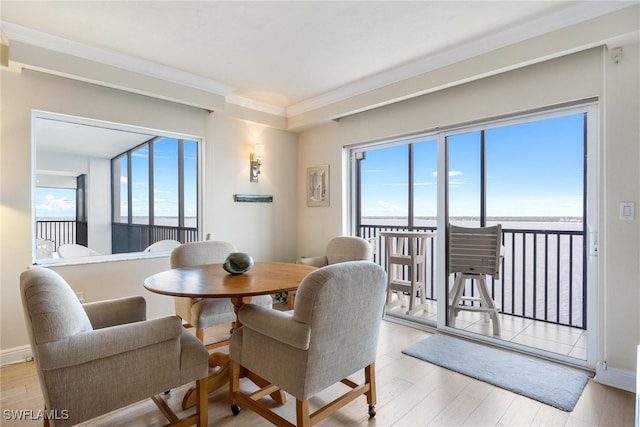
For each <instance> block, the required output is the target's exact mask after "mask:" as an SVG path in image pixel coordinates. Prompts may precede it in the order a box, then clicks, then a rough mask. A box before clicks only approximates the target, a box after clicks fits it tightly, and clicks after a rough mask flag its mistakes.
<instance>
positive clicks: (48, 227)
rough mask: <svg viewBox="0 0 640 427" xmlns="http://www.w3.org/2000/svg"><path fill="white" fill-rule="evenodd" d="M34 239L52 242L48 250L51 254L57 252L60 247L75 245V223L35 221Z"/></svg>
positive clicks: (66, 221) (68, 221) (69, 221)
mask: <svg viewBox="0 0 640 427" xmlns="http://www.w3.org/2000/svg"><path fill="white" fill-rule="evenodd" d="M36 239H38V240H41V241H47V242H52V243H51V244H50V247H49V248H48V250H49V251H51V252H57V251H58V247H59V246H60V245H64V244H67V243H76V221H75V220H41V221H36Z"/></svg>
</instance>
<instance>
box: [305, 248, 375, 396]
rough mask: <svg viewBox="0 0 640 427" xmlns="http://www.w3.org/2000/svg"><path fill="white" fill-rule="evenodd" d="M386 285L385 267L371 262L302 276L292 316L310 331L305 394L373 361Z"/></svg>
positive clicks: (340, 266)
mask: <svg viewBox="0 0 640 427" xmlns="http://www.w3.org/2000/svg"><path fill="white" fill-rule="evenodd" d="M386 286H387V279H386V274H385V272H384V269H383V268H382V267H380V266H379V265H377V264H375V263H373V262H370V261H351V262H344V263H339V264H333V265H328V266H326V267H323V268H320V269H318V270H315V271H313V272H311V273H310V274H309V275H307V276H306V277H305V278H304V279H303V281H302V283H301V284H300V286H299V287H298V290H297V292H296V305H295V309H294V312H293V317H294V319H295V320H296V321H298V322H301V323H305V324H307V325H309V327H310V331H311V334H310V338H309V340H310V341H309V353H308V356H307V358H306V366H307V369H306V376H305V379H304V393H305V395H307V396H311V395H313V394H315V393H317V392H319V391H320V390H323V389H325V388H326V387H328V386H330V385H331V384H334V383H336V382H337V381H340V380H341V379H343V378H345V377H347V376H349V375H351V374H353V373H354V372H356V371H358V370H359V369H362V368H364V367H365V366H367V365H369V364H371V363H373V362H375V360H376V350H377V346H378V334H379V329H380V321H381V319H382V315H383V309H384V301H385V292H386Z"/></svg>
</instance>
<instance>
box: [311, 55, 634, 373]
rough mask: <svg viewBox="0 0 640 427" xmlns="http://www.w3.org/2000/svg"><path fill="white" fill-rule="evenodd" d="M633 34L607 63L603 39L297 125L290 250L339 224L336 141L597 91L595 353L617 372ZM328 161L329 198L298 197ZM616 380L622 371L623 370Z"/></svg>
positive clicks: (621, 353)
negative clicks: (308, 177)
mask: <svg viewBox="0 0 640 427" xmlns="http://www.w3.org/2000/svg"><path fill="white" fill-rule="evenodd" d="M638 50H639V47H638V44H631V45H627V46H625V47H624V52H625V54H624V60H623V61H621V62H620V63H619V64H614V63H612V62H611V60H610V53H609V51H608V50H607V49H606V48H605V47H599V48H593V49H590V50H587V51H583V52H579V53H575V54H572V55H567V56H563V57H560V58H557V59H553V60H549V61H546V62H542V63H539V64H537V65H531V66H528V67H525V68H521V69H517V70H513V71H509V72H505V73H503V74H500V75H497V76H494V77H489V78H485V79H481V80H477V81H475V82H471V83H466V84H462V85H459V86H456V87H452V88H449V89H445V90H442V91H439V92H434V93H432V94H430V95H424V96H422V97H419V98H414V99H411V100H407V101H403V102H399V103H397V104H394V105H390V106H386V107H381V108H378V109H376V110H372V111H369V112H364V113H360V114H356V115H353V116H350V117H346V118H342V119H341V120H340V121H338V122H331V123H328V124H326V125H324V126H322V127H316V128H314V129H310V130H306V131H304V132H301V133H300V135H299V147H298V181H299V185H298V212H299V214H298V225H299V228H298V254H299V255H310V254H315V253H321V251H322V249H323V248H324V246H325V245H326V243H327V241H328V239H329V238H330V237H332V236H334V235H338V234H341V233H343V232H344V231H346V219H345V217H344V215H343V211H344V209H345V208H346V205H345V200H344V199H345V198H346V194H345V192H344V190H345V188H346V187H345V186H344V185H343V184H342V182H343V181H345V179H346V176H345V175H344V173H345V171H346V166H347V165H346V159H344V158H343V153H344V149H343V147H344V146H347V145H353V144H358V143H362V142H369V141H377V140H381V139H385V138H393V137H397V136H400V135H410V134H413V133H416V132H421V131H427V130H432V129H434V128H435V127H437V126H450V125H460V124H464V123H468V122H471V121H475V120H483V119H487V118H492V117H499V116H501V115H505V114H513V113H517V112H520V111H527V110H531V109H536V108H544V107H546V106H549V105H554V104H559V103H566V102H570V101H575V100H580V99H586V98H591V97H597V98H598V99H599V108H600V112H601V115H602V118H601V128H600V147H601V153H599V157H600V159H599V160H600V161H599V163H600V179H599V183H598V185H599V191H600V193H601V195H603V196H604V197H603V200H602V204H601V206H600V208H599V217H600V218H599V219H600V242H601V251H600V259H599V271H600V283H599V289H598V294H599V295H598V296H595V297H596V298H597V299H598V302H599V310H600V312H598V313H589V316H597V318H598V320H599V325H600V329H601V333H600V338H601V340H600V342H599V343H598V349H597V355H598V360H599V361H606V363H607V365H608V367H609V369H611V368H613V369H614V370H615V369H618V370H620V371H621V372H622V374H621V375H622V376H630V375H633V374H634V372H635V360H636V359H635V352H636V345H637V344H638V342H640V314H639V313H640V311H639V310H638V309H637V304H638V302H640V294H639V292H638V288H639V284H640V278H639V277H640V271H639V270H638V265H639V264H640V263H639V262H638V261H640V227H639V226H638V219H636V220H634V221H621V220H619V219H618V209H619V208H618V203H619V202H620V201H635V202H636V203H638V200H639V199H640V198H639V195H640V177H639V172H638V170H639V168H640V144H639V141H640V129H639V125H638V117H640V106H639V105H638V103H639V102H638V98H639V95H640V87H639V78H638V76H640V73H639V66H638V63H639V59H638ZM323 163H326V164H329V165H330V168H331V184H330V186H331V206H330V207H327V208H310V207H307V206H306V204H305V191H306V189H305V184H304V177H305V173H306V168H307V167H310V166H315V165H317V164H323ZM623 381H624V380H623Z"/></svg>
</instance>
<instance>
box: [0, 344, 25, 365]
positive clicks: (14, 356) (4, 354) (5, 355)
mask: <svg viewBox="0 0 640 427" xmlns="http://www.w3.org/2000/svg"><path fill="white" fill-rule="evenodd" d="M32 359H33V353H31V346H30V345H23V346H20V347H14V348H9V349H6V350H2V351H0V366H5V365H11V364H14V363H20V362H27V361H28V360H32Z"/></svg>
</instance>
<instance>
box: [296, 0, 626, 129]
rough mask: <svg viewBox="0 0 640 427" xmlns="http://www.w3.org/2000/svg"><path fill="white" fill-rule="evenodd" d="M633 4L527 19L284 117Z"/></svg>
mask: <svg viewBox="0 0 640 427" xmlns="http://www.w3.org/2000/svg"><path fill="white" fill-rule="evenodd" d="M637 4H638V1H611V2H609V1H583V2H580V3H578V4H576V5H574V6H571V7H569V8H567V9H565V10H562V11H559V12H556V13H554V14H550V15H547V16H544V17H542V18H538V19H534V20H531V21H529V22H526V23H524V24H521V25H518V26H514V27H512V28H509V29H507V30H504V31H501V32H498V33H495V34H491V35H489V36H487V37H483V38H480V39H476V40H474V41H472V42H469V43H465V44H462V45H460V46H458V47H455V48H452V49H449V50H446V51H442V52H438V53H435V54H433V55H429V56H427V57H425V58H423V59H420V60H417V61H414V62H412V63H409V64H406V65H403V66H400V67H397V68H394V69H392V70H389V71H385V72H382V73H379V74H376V75H373V76H371V77H368V78H365V79H361V80H358V81H356V82H353V83H350V84H348V85H345V86H343V87H341V88H338V89H336V90H332V91H329V92H326V93H324V94H322V95H319V96H316V97H313V98H309V99H307V100H304V101H301V102H299V103H297V104H292V105H290V106H289V107H287V109H286V111H287V114H286V115H287V117H294V116H297V115H299V114H304V113H307V112H309V111H313V110H317V109H319V108H322V107H325V106H327V105H331V104H333V103H336V102H339V101H343V100H345V99H348V98H351V97H354V96H358V95H362V94H364V93H367V92H370V91H373V90H376V89H380V88H382V87H385V86H387V85H390V84H393V83H397V82H399V81H402V80H405V79H408V78H411V77H415V76H417V75H420V74H424V73H427V72H429V71H433V70H436V69H439V68H442V67H445V66H447V65H451V64H454V63H456V62H460V61H463V60H465V59H469V58H473V57H475V56H479V55H482V54H485V53H487V52H491V51H493V50H496V49H500V48H503V47H505V46H509V45H512V44H516V43H518V42H522V41H524V40H528V39H531V38H534V37H537V36H540V35H543V34H545V33H549V32H551V31H555V30H559V29H561V28H564V27H568V26H571V25H575V24H578V23H580V22H583V21H587V20H589V19H593V18H597V17H599V16H602V15H605V14H608V13H612V12H615V11H618V10H620V9H624V8H626V7H629V6H633V5H637Z"/></svg>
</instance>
